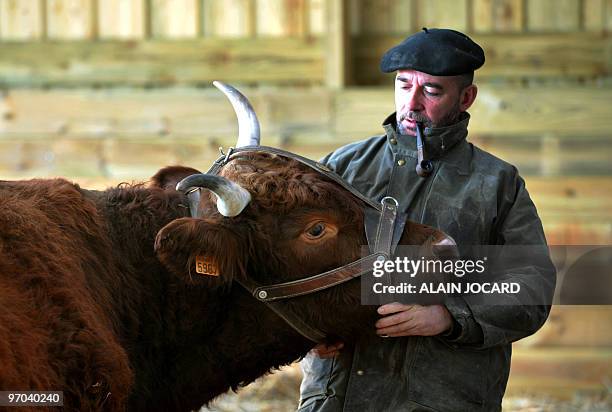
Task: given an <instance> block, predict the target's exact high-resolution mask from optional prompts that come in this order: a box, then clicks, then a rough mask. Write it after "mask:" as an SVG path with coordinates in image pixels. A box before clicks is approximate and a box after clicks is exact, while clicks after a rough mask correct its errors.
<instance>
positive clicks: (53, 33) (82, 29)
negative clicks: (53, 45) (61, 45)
mask: <svg viewBox="0 0 612 412" xmlns="http://www.w3.org/2000/svg"><path fill="white" fill-rule="evenodd" d="M93 15H94V13H93V0H48V5H47V32H48V37H49V38H50V39H62V40H67V39H70V40H77V39H78V40H83V39H91V38H92V37H93V36H94V24H93Z"/></svg>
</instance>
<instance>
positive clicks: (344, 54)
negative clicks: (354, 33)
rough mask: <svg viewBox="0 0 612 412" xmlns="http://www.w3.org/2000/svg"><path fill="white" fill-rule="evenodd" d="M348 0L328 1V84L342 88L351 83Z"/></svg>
mask: <svg viewBox="0 0 612 412" xmlns="http://www.w3.org/2000/svg"><path fill="white" fill-rule="evenodd" d="M347 4H348V0H328V1H327V2H326V7H327V10H326V16H327V42H326V59H325V62H326V85H327V87H329V88H331V89H341V88H343V87H345V86H347V85H348V84H349V83H350V78H349V77H350V76H349V75H348V74H349V70H348V69H349V67H348V66H350V63H351V60H350V37H349V28H348V10H347V9H348V7H347Z"/></svg>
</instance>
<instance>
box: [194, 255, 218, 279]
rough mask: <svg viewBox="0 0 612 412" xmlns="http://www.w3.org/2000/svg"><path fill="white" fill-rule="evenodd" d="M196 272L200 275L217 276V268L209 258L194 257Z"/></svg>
mask: <svg viewBox="0 0 612 412" xmlns="http://www.w3.org/2000/svg"><path fill="white" fill-rule="evenodd" d="M196 272H198V273H201V274H202V275H208V276H219V268H218V267H217V264H216V263H215V261H214V260H213V259H212V257H210V256H196Z"/></svg>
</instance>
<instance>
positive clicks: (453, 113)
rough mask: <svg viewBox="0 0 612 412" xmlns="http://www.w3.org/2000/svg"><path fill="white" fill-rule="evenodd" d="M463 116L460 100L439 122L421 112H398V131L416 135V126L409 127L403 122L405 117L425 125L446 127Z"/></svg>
mask: <svg viewBox="0 0 612 412" xmlns="http://www.w3.org/2000/svg"><path fill="white" fill-rule="evenodd" d="M460 116H461V109H460V108H459V102H457V104H455V106H454V107H453V108H452V109H451V110H449V112H448V113H447V114H446V116H444V117H443V118H442V119H440V121H439V122H436V123H434V122H432V121H431V119H430V118H429V117H427V116H425V114H423V113H421V112H414V111H410V112H408V113H402V114H399V113H398V114H397V131H398V132H399V134H408V135H416V127H407V126H404V125H403V124H402V121H403V120H404V119H410V120H413V121H416V122H418V123H421V124H422V125H423V126H425V127H445V126H450V125H451V124H455V123H457V121H458V120H459V117H460Z"/></svg>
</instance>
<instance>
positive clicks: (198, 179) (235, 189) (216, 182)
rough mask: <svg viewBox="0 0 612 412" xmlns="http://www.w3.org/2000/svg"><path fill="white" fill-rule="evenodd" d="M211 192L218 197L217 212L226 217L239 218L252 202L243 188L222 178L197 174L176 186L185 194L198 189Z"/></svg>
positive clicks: (249, 195)
mask: <svg viewBox="0 0 612 412" xmlns="http://www.w3.org/2000/svg"><path fill="white" fill-rule="evenodd" d="M201 187H202V188H205V189H208V190H210V191H211V192H213V193H214V194H215V196H216V197H217V210H218V211H219V213H221V214H222V215H223V216H225V217H234V216H238V215H239V214H240V212H242V210H244V208H245V207H246V206H247V205H248V204H249V202H250V201H251V194H250V193H249V192H248V191H247V190H246V189H245V188H243V187H242V186H240V185H239V184H237V183H234V182H232V181H231V180H229V179H226V178H224V177H221V176H216V175H207V174H195V175H191V176H187V177H186V178H184V179H183V180H181V181H180V182H178V184H177V185H176V190H178V191H180V192H183V193H185V194H187V193H189V192H191V191H192V190H197V189H198V188H201Z"/></svg>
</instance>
